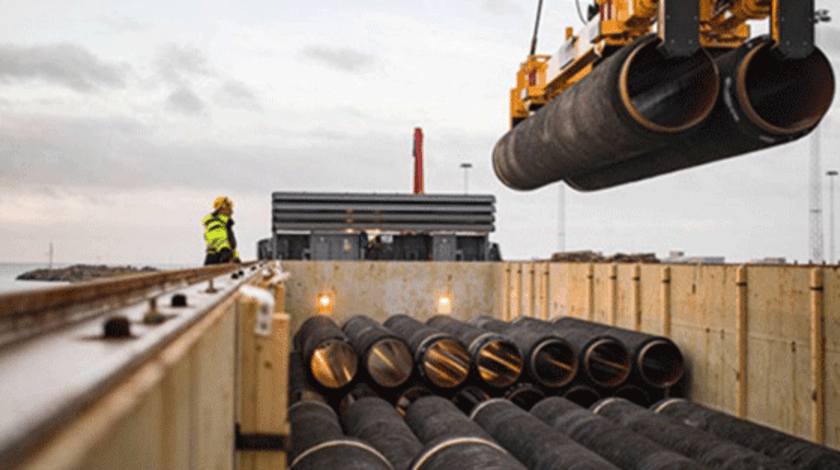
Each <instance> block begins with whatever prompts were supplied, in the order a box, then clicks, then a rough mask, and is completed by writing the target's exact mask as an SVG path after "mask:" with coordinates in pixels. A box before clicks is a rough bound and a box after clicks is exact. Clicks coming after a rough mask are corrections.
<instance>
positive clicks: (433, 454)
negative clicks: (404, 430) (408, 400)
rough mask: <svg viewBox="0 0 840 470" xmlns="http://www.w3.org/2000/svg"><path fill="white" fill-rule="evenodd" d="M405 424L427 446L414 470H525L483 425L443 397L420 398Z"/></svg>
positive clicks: (414, 464) (406, 416)
mask: <svg viewBox="0 0 840 470" xmlns="http://www.w3.org/2000/svg"><path fill="white" fill-rule="evenodd" d="M405 421H406V423H408V426H409V427H410V428H411V430H412V431H413V432H414V434H415V435H416V436H417V437H418V438H419V439H420V440H421V441H422V442H423V443H424V444H425V446H424V448H423V450H422V451H421V452H420V455H418V456H417V458H415V459H414V462H412V464H411V466H410V468H411V469H412V470H444V469H446V470H448V469H455V468H457V469H459V470H485V469H487V470H506V469H509V470H525V468H526V467H525V466H524V465H523V464H522V463H521V462H519V461H518V460H516V458H514V457H513V456H512V455H510V454H509V453H508V452H507V451H506V450H505V449H504V448H503V447H501V446H500V445H499V444H498V443H496V442H495V441H494V440H493V438H492V437H491V436H490V434H488V433H487V431H485V430H484V429H483V428H482V427H481V426H479V425H478V424H476V423H474V422H472V421H470V419H469V418H468V417H467V416H466V415H465V414H464V413H462V412H461V411H460V410H458V408H457V407H455V405H454V404H453V403H452V402H450V401H449V400H446V399H444V398H441V397H436V396H435V397H424V398H421V399H419V400H417V401H415V402H414V403H412V405H411V406H410V407H409V408H408V413H407V414H406V415H405Z"/></svg>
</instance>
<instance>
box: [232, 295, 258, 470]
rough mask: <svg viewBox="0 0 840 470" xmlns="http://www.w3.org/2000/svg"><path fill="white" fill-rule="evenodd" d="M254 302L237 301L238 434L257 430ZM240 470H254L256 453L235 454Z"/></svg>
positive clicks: (247, 300) (248, 300) (256, 304)
mask: <svg viewBox="0 0 840 470" xmlns="http://www.w3.org/2000/svg"><path fill="white" fill-rule="evenodd" d="M258 307H259V305H258V302H257V301H256V300H255V299H240V300H239V301H238V302H237V309H236V310H237V315H238V322H239V327H238V335H239V337H238V345H239V346H238V347H239V360H238V366H239V387H238V390H239V393H238V396H239V416H238V422H239V426H240V431H241V432H250V431H248V430H251V431H252V430H254V429H256V427H257V410H258V408H257V377H256V370H257V347H256V338H255V336H254V334H253V331H254V324H255V322H256V315H257V308H258ZM237 456H238V459H239V468H240V470H254V469H255V468H256V462H257V454H256V452H237Z"/></svg>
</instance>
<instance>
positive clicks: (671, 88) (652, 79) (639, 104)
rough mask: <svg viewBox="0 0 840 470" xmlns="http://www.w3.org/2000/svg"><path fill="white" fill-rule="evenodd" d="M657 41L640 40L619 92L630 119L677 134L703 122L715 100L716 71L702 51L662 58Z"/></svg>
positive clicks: (716, 94) (651, 127)
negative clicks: (690, 54)
mask: <svg viewBox="0 0 840 470" xmlns="http://www.w3.org/2000/svg"><path fill="white" fill-rule="evenodd" d="M659 44H660V40H658V39H656V40H652V41H647V42H645V43H642V44H640V45H639V46H638V47H637V48H636V50H634V51H633V52H632V53H631V54H630V55H629V56H628V57H627V60H626V61H625V63H624V65H623V67H622V69H621V73H620V75H619V93H620V95H621V100H622V102H623V103H624V106H625V108H626V109H627V111H628V112H629V113H630V115H631V116H632V117H633V119H634V120H635V121H636V122H638V123H639V124H641V125H642V126H644V127H645V128H647V129H649V130H652V131H654V132H661V133H676V132H683V131H686V130H688V129H691V128H693V127H695V126H697V125H699V124H700V123H701V122H703V121H704V120H705V119H706V118H707V117H708V116H709V114H711V112H712V109H714V107H715V103H716V102H717V98H718V92H719V91H720V73H719V72H718V68H717V65H716V64H715V62H714V60H713V59H712V57H711V56H710V55H709V53H708V52H706V51H705V50H702V49H701V50H700V51H698V52H697V53H696V54H694V55H693V56H691V57H686V58H682V57H681V58H666V57H665V56H663V55H662V53H660V52H659V50H658V49H657V47H658V46H659Z"/></svg>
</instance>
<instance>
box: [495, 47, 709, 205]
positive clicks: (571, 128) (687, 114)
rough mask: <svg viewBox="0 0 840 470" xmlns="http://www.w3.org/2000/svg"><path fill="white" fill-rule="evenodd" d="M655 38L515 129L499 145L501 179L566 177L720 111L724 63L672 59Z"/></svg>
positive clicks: (527, 183) (515, 183)
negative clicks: (720, 66) (717, 106)
mask: <svg viewBox="0 0 840 470" xmlns="http://www.w3.org/2000/svg"><path fill="white" fill-rule="evenodd" d="M659 44H660V40H659V39H658V38H657V37H656V36H655V35H648V36H644V37H642V38H639V39H638V40H636V41H634V42H633V43H631V44H629V45H627V46H625V47H623V48H621V49H619V50H618V51H616V52H615V53H614V54H612V55H611V56H610V57H608V58H606V59H604V60H603V62H602V63H601V64H599V65H598V66H597V67H595V68H594V69H593V70H592V72H590V73H589V75H587V76H586V78H584V79H583V80H581V81H580V82H578V83H576V84H575V85H572V87H571V88H569V89H568V90H567V91H565V92H563V93H561V94H560V95H558V96H557V97H555V98H554V99H552V100H551V101H550V102H549V103H548V104H547V105H545V106H543V107H542V108H541V109H540V110H539V111H537V112H536V113H535V114H533V115H532V116H530V117H529V118H527V119H525V121H523V122H521V123H520V124H519V125H517V126H516V127H514V128H513V129H511V130H510V131H509V132H508V133H507V134H505V135H504V136H502V138H501V139H500V140H499V141H498V142H497V143H496V146H495V148H494V149H493V168H494V169H495V171H496V176H498V178H499V180H501V181H502V182H503V183H504V184H505V185H507V186H509V187H511V188H513V189H521V190H526V189H535V188H539V187H541V186H544V185H546V184H549V183H553V182H555V181H559V180H561V179H565V180H567V181H568V180H569V179H570V178H573V177H574V176H577V175H581V174H588V173H593V172H596V171H597V170H598V169H600V168H603V167H607V166H610V165H614V164H617V163H619V162H622V161H625V160H630V159H633V158H636V157H638V156H640V155H644V154H645V152H649V151H651V150H652V149H654V148H657V147H661V146H664V145H667V144H669V143H670V144H677V143H679V142H680V141H681V140H683V139H684V138H685V136H686V135H687V134H689V133H690V132H691V130H692V129H694V128H696V127H697V126H698V125H700V124H701V123H702V122H703V121H704V120H705V119H706V118H707V117H708V116H709V114H710V113H711V111H712V109H713V108H714V105H715V102H716V99H717V95H718V88H719V79H718V72H717V67H716V66H715V63H714V61H713V60H712V58H711V56H709V54H708V53H706V52H705V51H704V50H702V49H701V50H700V51H699V52H698V53H696V54H695V55H693V56H692V57H689V58H672V59H666V58H665V57H664V56H663V55H662V54H660V53H659V51H658V50H657V47H658V46H659Z"/></svg>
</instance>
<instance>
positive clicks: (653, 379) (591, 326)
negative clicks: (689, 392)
mask: <svg viewBox="0 0 840 470" xmlns="http://www.w3.org/2000/svg"><path fill="white" fill-rule="evenodd" d="M552 323H553V324H554V325H557V326H559V327H561V328H575V329H580V330H586V331H592V332H593V333H603V334H607V335H610V336H612V337H614V338H616V339H617V340H619V341H621V343H622V344H624V346H625V347H626V348H627V349H628V350H629V351H630V354H631V355H632V356H633V374H634V376H635V377H637V378H638V379H640V380H641V381H642V382H643V383H645V384H647V385H651V386H653V387H658V388H668V387H671V386H673V385H674V384H676V383H677V382H679V380H680V379H681V378H682V377H683V374H684V373H685V361H684V360H683V356H682V353H681V352H680V348H679V347H677V345H676V344H674V342H673V341H671V340H670V339H668V338H666V337H664V336H656V335H649V334H646V333H639V332H637V331H631V330H625V329H623V328H616V327H612V326H607V325H602V324H600V323H595V322H591V321H587V320H581V319H580V318H572V317H562V318H558V319H556V320H554V321H553V322H552Z"/></svg>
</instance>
